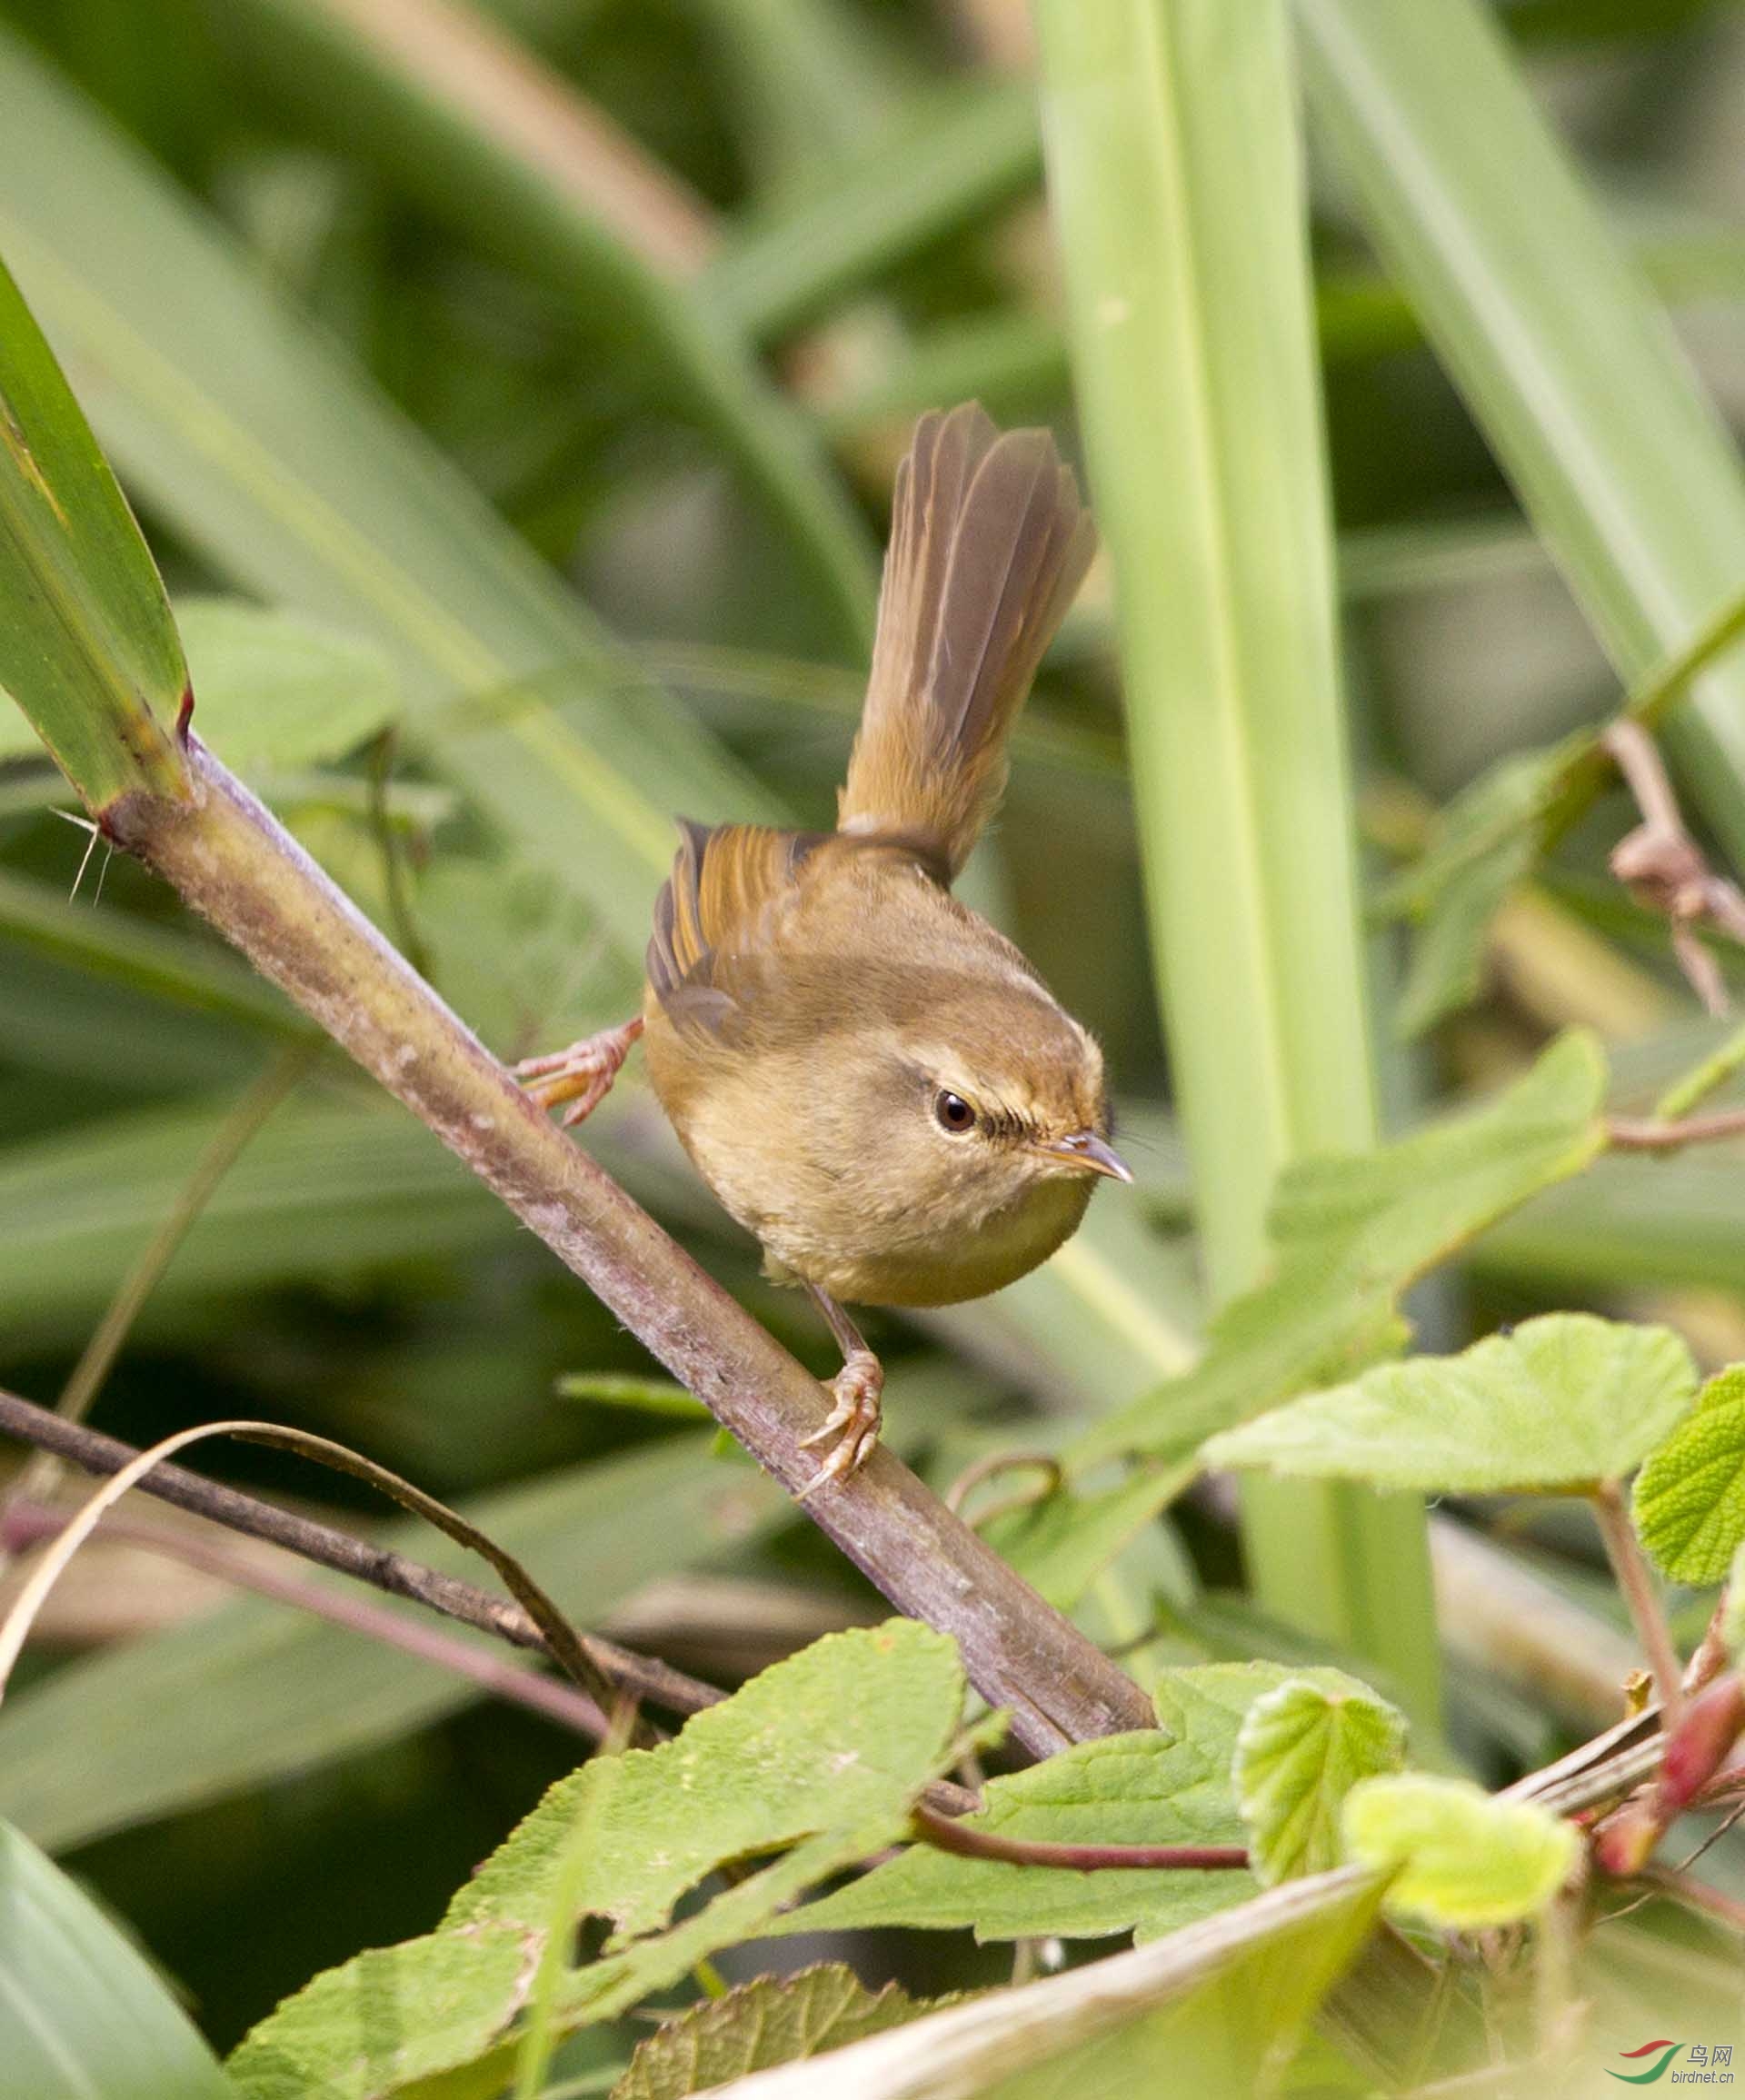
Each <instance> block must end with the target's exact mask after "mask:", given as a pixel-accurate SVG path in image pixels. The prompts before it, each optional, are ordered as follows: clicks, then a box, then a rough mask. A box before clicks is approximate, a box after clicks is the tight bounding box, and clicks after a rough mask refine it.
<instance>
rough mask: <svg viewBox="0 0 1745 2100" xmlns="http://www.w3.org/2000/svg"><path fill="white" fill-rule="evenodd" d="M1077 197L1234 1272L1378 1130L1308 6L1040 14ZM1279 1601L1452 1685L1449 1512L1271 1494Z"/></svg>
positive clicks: (1157, 917)
mask: <svg viewBox="0 0 1745 2100" xmlns="http://www.w3.org/2000/svg"><path fill="white" fill-rule="evenodd" d="M1039 22H1040V25H1041V30H1042V59H1043V90H1044V99H1043V113H1044V126H1045V144H1046V147H1047V154H1048V166H1049V181H1050V189H1051V194H1052V198H1053V202H1054V208H1055V213H1056V217H1057V222H1058V225H1059V232H1060V237H1061V243H1062V251H1063V256H1064V261H1065V264H1066V274H1067V286H1068V294H1069V306H1070V321H1071V335H1072V348H1073V353H1074V359H1075V366H1076V371H1077V376H1078V381H1079V393H1080V401H1081V406H1082V414H1083V421H1084V427H1085V433H1086V438H1087V442H1088V449H1089V456H1090V464H1091V472H1092V493H1093V496H1094V498H1095V502H1096V505H1097V510H1098V515H1099V522H1100V524H1101V526H1102V532H1103V533H1104V536H1105V538H1106V539H1107V541H1108V543H1109V547H1110V552H1111V554H1112V559H1113V562H1114V568H1115V580H1116V595H1117V601H1118V604H1119V609H1120V624H1121V655H1122V670H1123V674H1124V683H1125V692H1126V702H1127V710H1128V719H1129V724H1130V738H1131V744H1132V759H1133V769H1134V791H1135V800H1136V804H1137V810H1138V816H1139V822H1140V831H1141V836H1142V843H1143V851H1144V858H1145V861H1146V881H1147V895H1148V901H1149V904H1150V909H1151V915H1152V927H1153V932H1154V938H1155V942H1156V947H1157V950H1158V955H1159V959H1160V962H1161V965H1162V976H1163V984H1164V1017H1165V1022H1166V1026H1167V1028H1168V1030H1169V1035H1170V1041H1171V1046H1172V1054H1173V1059H1174V1063H1175V1070H1176V1076H1177V1089H1178V1098H1179V1100H1180V1104H1181V1109H1182V1119H1183V1122H1184V1125H1185V1129H1186V1134H1187V1139H1188V1145H1189V1150H1190V1153H1191V1155H1192V1159H1193V1164H1194V1169H1195V1184H1196V1189H1197V1191H1198V1212H1199V1219H1200V1224H1201V1230H1202V1243H1203V1247H1204V1251H1205V1258H1206V1262H1207V1267H1208V1269H1209V1273H1210V1279H1211V1282H1212V1290H1213V1294H1214V1296H1215V1297H1216V1298H1218V1299H1228V1298H1230V1297H1231V1295H1233V1294H1234V1293H1236V1292H1237V1291H1239V1290H1241V1289H1242V1288H1244V1287H1245V1286H1246V1285H1248V1284H1250V1283H1251V1282H1252V1281H1253V1280H1254V1279H1255V1277H1256V1275H1257V1273H1258V1272H1259V1270H1260V1269H1261V1266H1262V1265H1263V1263H1264V1261H1265V1259H1266V1237H1265V1216H1266V1207H1267V1202H1268V1199H1269V1196H1270V1193H1271V1187H1272V1183H1273V1179H1274V1178H1275V1176H1276V1174H1277V1172H1278V1170H1279V1169H1280V1168H1281V1167H1282V1166H1283V1165H1285V1164H1286V1163H1287V1162H1288V1161H1289V1160H1291V1159H1295V1158H1299V1157H1301V1156H1302V1155H1303V1154H1305V1153H1308V1152H1312V1151H1325V1150H1339V1149H1350V1150H1361V1149H1362V1148H1363V1147H1365V1146H1366V1145H1368V1144H1371V1143H1372V1142H1373V1141H1374V1137H1375V1127H1376V1126H1375V1107H1374V1100H1373V1096H1372V1091H1371V1078H1370V1059H1369V1048H1368V1043H1367V1040H1366V1020H1365V1015H1366V1006H1365V993H1364V985H1363V974H1362V969H1361V943H1360V938H1359V932H1358V912H1357V899H1356V882H1355V870H1354V857H1353V849H1352V829H1351V827H1352V812H1351V792H1350V785H1349V781H1348V779H1347V771H1346V758H1345V748H1344V725H1343V722H1342V720H1341V709H1340V697H1339V695H1340V681H1339V665H1338V658H1337V651H1336V644H1335V634H1334V617H1333V608H1334V599H1333V584H1332V563H1331V535H1330V532H1329V529H1328V505H1327V494H1326V486H1325V478H1324V469H1323V462H1322V452H1321V420H1320V410H1319V404H1318V402H1317V399H1316V392H1315V363H1314V339H1313V331H1312V314H1311V299H1310V287H1309V272H1308V262H1307V254H1306V245H1305V238H1304V214H1303V198H1302V190H1301V170H1300V167H1299V162H1298V154H1299V148H1298V143H1297V137H1296V130H1295V122H1294V115H1293V105H1292V89H1291V77H1290V73H1289V68H1288V59H1287V49H1286V37H1285V22H1284V15H1283V10H1282V7H1281V5H1272V4H1269V5H1250V6H1245V7H1243V8H1241V9H1231V8H1230V7H1228V6H1226V5H1222V4H1221V0H1162V4H1148V5H1142V4H1141V0H1118V4H1113V5H1107V6H1103V7H1099V8H1094V9H1088V10H1087V9H1082V8H1078V7H1074V6H1072V5H1070V0H1044V5H1042V7H1041V9H1040V10H1039ZM1247 1519H1248V1520H1247V1523H1246V1526H1245V1539H1246V1545H1247V1551H1248V1556H1249V1560H1250V1567H1251V1574H1252V1576H1253V1578H1254V1580H1255V1584H1256V1587H1257V1589H1258V1591H1259V1593H1260V1595H1261V1598H1262V1599H1263V1601H1265V1602H1266V1603H1267V1604H1268V1605H1269V1606H1271V1607H1273V1608H1274V1609H1276V1610H1278V1611H1279V1612H1280V1613H1281V1615H1283V1616H1286V1617H1292V1618H1295V1619H1297V1620H1299V1621H1300V1622H1302V1621H1306V1622H1307V1623H1309V1624H1311V1626H1313V1627H1316V1628H1317V1629H1318V1630H1320V1631H1321V1632H1322V1633H1325V1634H1328V1635H1331V1636H1332V1637H1338V1638H1341V1639H1342V1640H1344V1641H1346V1642H1347V1643H1349V1644H1350V1645H1351V1646H1354V1647H1359V1648H1361V1649H1362V1650H1364V1651H1365V1652H1367V1653H1369V1654H1371V1655H1373V1656H1375V1657H1377V1658H1378V1659H1381V1660H1382V1661H1385V1662H1386V1663H1387V1664H1388V1665H1389V1666H1390V1667H1391V1668H1392V1669H1393V1670H1394V1672H1395V1673H1396V1675H1397V1678H1398V1681H1400V1682H1401V1683H1402V1684H1406V1685H1410V1686H1411V1687H1412V1689H1413V1692H1414V1694H1415V1695H1416V1697H1417V1698H1418V1700H1419V1701H1420V1703H1421V1705H1423V1706H1424V1707H1431V1706H1432V1705H1433V1701H1434V1677H1435V1671H1434V1637H1433V1633H1432V1631H1431V1615H1430V1608H1429V1593H1428V1579H1427V1572H1426V1564H1425V1558H1424V1547H1423V1537H1422V1520H1421V1515H1420V1514H1419V1513H1418V1512H1417V1511H1416V1510H1415V1509H1413V1508H1411V1507H1410V1506H1408V1505H1403V1504H1392V1505H1383V1504H1378V1503H1377V1502H1376V1501H1374V1500H1372V1499H1371V1498H1366V1497H1361V1496H1359V1495H1356V1494H1352V1493H1348V1492H1341V1493H1339V1494H1336V1495H1335V1496H1333V1497H1331V1498H1324V1499H1323V1498H1319V1497H1299V1496H1296V1495H1294V1494H1293V1495H1291V1496H1290V1497H1289V1498H1285V1497H1282V1496H1279V1495H1277V1494H1268V1495H1265V1496H1264V1497H1262V1498H1258V1499H1257V1500H1256V1501H1255V1502H1253V1503H1252V1504H1251V1505H1250V1506H1249V1508H1248V1512H1247Z"/></svg>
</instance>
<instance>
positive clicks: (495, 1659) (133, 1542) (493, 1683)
mask: <svg viewBox="0 0 1745 2100" xmlns="http://www.w3.org/2000/svg"><path fill="white" fill-rule="evenodd" d="M71 1521H72V1512H71V1511H70V1510H66V1509H45V1508H43V1507H42V1505H41V1504H40V1503H35V1502H13V1503H11V1504H9V1505H8V1507H7V1509H6V1512H5V1518H4V1519H0V1528H4V1533H5V1541H6V1544H7V1546H8V1547H9V1548H10V1549H11V1550H12V1551H13V1552H15V1553H20V1552H23V1551H24V1549H25V1548H26V1547H29V1546H34V1545H36V1544H38V1543H39V1542H40V1541H41V1540H43V1539H45V1538H55V1537H57V1536H58V1535H59V1534H60V1533H61V1532H62V1531H64V1530H65V1528H66V1527H67V1525H68V1524H69V1523H70V1522H71ZM103 1536H104V1538H109V1539H115V1540H118V1541H122V1542H125V1544H127V1545H130V1546H141V1547H144V1548H145V1549H146V1550H147V1551H148V1552H152V1553H162V1554H165V1555H167V1556H168V1557H169V1558H172V1559H175V1560H180V1561H183V1562H184V1563H185V1564H186V1565H187V1566H188V1567H190V1568H200V1569H201V1570H202V1571H203V1572H204V1573H205V1574H207V1575H213V1576H216V1577H218V1579H219V1580H220V1581H221V1582H227V1583H232V1584H234V1586H235V1587H237V1588H239V1589H252V1590H254V1592H255V1593H256V1595H257V1596H260V1597H271V1598H272V1599H273V1600H274V1603H277V1604H288V1605H291V1606H294V1607H295V1608H296V1609H297V1610H298V1611H306V1612H308V1613H309V1614H311V1616H312V1617H315V1618H324V1619H326V1620H327V1621H328V1622H329V1623H330V1624H332V1625H334V1626H341V1627H345V1628H346V1629H347V1630H348V1631H349V1632H352V1633H359V1634H363V1635H364V1636H365V1637H367V1638H369V1639H371V1640H378V1641H382V1642H384V1644H385V1645H386V1646H388V1647H397V1648H400V1649H402V1650H403V1651H404V1653H405V1654H407V1655H410V1656H416V1657H418V1659H419V1660H420V1661H421V1662H427V1663H432V1664H434V1666H435V1667H437V1668H438V1669H444V1670H447V1671H449V1672H450V1673H451V1674H453V1675H454V1676H457V1677H470V1678H471V1679H472V1681H473V1682H474V1684H475V1685H478V1686H479V1687H481V1688H482V1689H483V1690H484V1691H487V1692H490V1693H491V1694H493V1695H494V1697H497V1698H501V1699H507V1700H509V1701H511V1702H512V1703H513V1704H514V1705H516V1706H520V1707H529V1708H530V1709H531V1710H532V1711H533V1712H534V1713H537V1714H543V1715H544V1716H545V1717H546V1718H547V1719H548V1720H553V1721H556V1722H558V1723H559V1724H560V1725H561V1726H562V1727H566V1728H573V1729H574V1730H575V1731H576V1733H577V1734H578V1735H583V1736H587V1737H592V1738H593V1741H595V1742H601V1741H603V1739H604V1737H605V1735H606V1731H607V1727H608V1722H607V1718H606V1716H605V1715H604V1714H603V1713H602V1712H601V1710H600V1708H599V1707H598V1706H597V1705H596V1704H595V1702H594V1701H593V1699H591V1698H590V1697H588V1695H587V1694H586V1693H585V1692H584V1691H582V1690H580V1689H579V1688H578V1687H575V1686H573V1685H567V1684H564V1683H563V1682H562V1681H561V1680H560V1679H558V1678H556V1677H546V1676H545V1675H544V1674H543V1672H542V1671H539V1670H529V1669H522V1668H520V1667H517V1666H516V1665H515V1664H514V1663H511V1662H505V1661H504V1658H503V1657H501V1656H497V1655H494V1654H492V1652H491V1651H490V1650H489V1649H488V1648H478V1647H474V1646H473V1644H472V1643H471V1642H470V1641H464V1640H460V1639H457V1638H456V1637H455V1636H454V1635H453V1634H447V1633H444V1632H443V1631H442V1630H441V1629H440V1628H439V1627H434V1626H429V1625H426V1624H425V1623H424V1621H423V1620H422V1619H415V1618H408V1617H405V1616H404V1614H402V1613H400V1612H397V1611H390V1610H389V1609H388V1608H387V1607H386V1606H385V1605H379V1604H372V1603H371V1602H370V1601H369V1600H368V1599H367V1598H366V1597H359V1596H357V1595H356V1594H355V1593H354V1592H353V1591H351V1590H344V1589H330V1588H327V1587H324V1585H322V1584H320V1583H317V1582H311V1581H308V1580H306V1579H304V1578H303V1577H298V1576H295V1575H293V1574H291V1573H290V1572H289V1571H288V1570H286V1569H284V1568H276V1567H274V1565H272V1563H270V1562H268V1561H265V1560H261V1559H256V1558H253V1557H252V1556H250V1555H248V1554H244V1553H239V1552H238V1551H237V1550H236V1548H235V1547H234V1546H233V1545H231V1544H230V1543H229V1542H228V1540H226V1539H225V1538H223V1537H221V1536H217V1535H207V1534H206V1533H204V1532H201V1531H194V1530H192V1529H185V1530H184V1529H180V1528H177V1529H175V1530H172V1529H171V1528H170V1527H169V1526H168V1525H165V1524H139V1523H129V1522H128V1520H127V1519H126V1518H125V1517H115V1516H111V1517H110V1518H108V1519H107V1520H106V1521H105V1524H104V1527H103Z"/></svg>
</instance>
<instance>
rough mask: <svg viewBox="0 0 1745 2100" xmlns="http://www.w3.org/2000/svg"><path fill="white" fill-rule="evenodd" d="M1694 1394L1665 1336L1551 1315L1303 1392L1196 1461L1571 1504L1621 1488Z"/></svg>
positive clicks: (1689, 1374)
mask: <svg viewBox="0 0 1745 2100" xmlns="http://www.w3.org/2000/svg"><path fill="white" fill-rule="evenodd" d="M1696 1393H1697V1368H1696V1366H1695V1364H1694V1363H1693V1362H1692V1361H1691V1359H1690V1349H1688V1348H1687V1347H1686V1346H1685V1344H1684V1342H1683V1341H1682V1340H1681V1339H1680V1338H1679V1336H1677V1335H1676V1334H1674V1333H1673V1332H1672V1330H1671V1329H1670V1328H1664V1327H1637V1326H1632V1325H1630V1324H1629V1323H1627V1322H1624V1321H1621V1320H1610V1319H1598V1318H1596V1317H1595V1316H1594V1315H1593V1314H1592V1313H1586V1312H1552V1313H1546V1314H1544V1315H1543V1316H1542V1317H1541V1319H1530V1320H1526V1321H1524V1322H1523V1323H1522V1324H1521V1326H1520V1327H1518V1328H1516V1329H1514V1331H1513V1332H1512V1333H1511V1334H1494V1335H1487V1336H1486V1338H1485V1339H1484V1340H1482V1341H1480V1342H1474V1343H1473V1345H1472V1347H1471V1349H1465V1350H1462V1352H1461V1354H1460V1355H1459V1356H1454V1357H1412V1358H1411V1359H1409V1360H1408V1361H1406V1362H1405V1363H1399V1364H1382V1365H1381V1366H1379V1367H1378V1368H1376V1369H1374V1370H1371V1371H1365V1372H1364V1374H1363V1375H1362V1377H1361V1378H1354V1379H1352V1380H1351V1382H1350V1383H1349V1384H1347V1385H1341V1386H1333V1387H1331V1388H1329V1389H1328V1390H1326V1391H1324V1392H1319V1393H1306V1394H1304V1395H1303V1397H1302V1398H1301V1399H1296V1400H1291V1401H1290V1402H1289V1403H1288V1404H1287V1405H1286V1406H1284V1407H1282V1408H1274V1409H1273V1411H1272V1412H1271V1414H1270V1415H1262V1416H1261V1418H1260V1419H1259V1420H1258V1421H1254V1422H1249V1423H1246V1424H1245V1425H1244V1426H1243V1427H1242V1428H1240V1429H1232V1430H1231V1431H1230V1433H1229V1434H1228V1435H1226V1436H1222V1437H1214V1438H1212V1441H1211V1443H1209V1444H1208V1445H1207V1447H1206V1459H1207V1462H1208V1463H1209V1464H1211V1465H1213V1466H1270V1467H1271V1468H1273V1469H1274V1470H1275V1471H1277V1472H1281V1473H1291V1474H1310V1475H1313V1476H1316V1477H1324V1476H1327V1475H1332V1476H1335V1477H1339V1478H1352V1479H1359V1480H1372V1481H1374V1482H1376V1483H1377V1484H1378V1485H1383V1486H1388V1487H1398V1488H1423V1489H1425V1490H1427V1491H1428V1492H1430V1493H1432V1494H1452V1493H1464V1494H1495V1493H1501V1492H1503V1491H1505V1490H1515V1491H1518V1492H1519V1491H1531V1490H1539V1491H1540V1492H1542V1493H1552V1494H1556V1493H1568V1492H1571V1491H1572V1490H1574V1489H1578V1488H1587V1487H1590V1486H1592V1485H1594V1484H1595V1483H1597V1482H1599V1481H1600V1480H1618V1479H1621V1478H1623V1476H1624V1475H1625V1474H1627V1473H1629V1472H1630V1471H1631V1470H1632V1468H1635V1467H1636V1466H1637V1465H1639V1464H1640V1462H1641V1458H1642V1456H1643V1454H1644V1453H1645V1452H1647V1451H1650V1450H1652V1449H1653V1448H1654V1446H1655V1445H1656V1444H1657V1443H1659V1442H1660V1440H1661V1438H1664V1437H1665V1436H1666V1435H1667V1434H1668V1433H1669V1432H1670V1430H1671V1429H1672V1428H1674V1427H1675V1425H1676V1424H1677V1423H1678V1422H1679V1421H1680V1419H1681V1418H1683V1417H1684V1415H1685V1414H1686V1413H1687V1412H1688V1411H1689V1409H1690V1406H1691V1403H1692V1402H1693V1400H1694V1399H1695V1398H1696Z"/></svg>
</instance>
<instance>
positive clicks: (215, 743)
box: [175, 598, 401, 779]
mask: <svg viewBox="0 0 1745 2100" xmlns="http://www.w3.org/2000/svg"><path fill="white" fill-rule="evenodd" d="M175 617H176V623H177V625H178V626H179V627H180V628H181V630H182V645H183V647H184V649H185V650H186V651H187V652H188V671H189V674H190V678H191V682H192V684H193V688H194V728H195V730H196V731H197V732H199V736H200V740H201V741H202V742H203V743H204V744H205V745H207V746H208V747H209V748H210V749H211V750H213V751H216V752H217V754H218V756H219V757H220V758H221V759H223V761H224V763H225V764H226V765H227V766H228V767H229V768H230V769H231V771H233V772H237V773H241V774H243V775H244V777H245V778H249V779H252V778H253V777H254V775H256V774H257V773H261V772H265V771H269V770H289V769H290V768H292V767H295V766H309V765H316V764H319V763H320V761H323V760H324V759H336V758H343V757H344V755H345V754H346V752H347V751H355V750H356V749H357V747H358V746H359V744H361V743H364V742H366V741H368V740H369V739H370V738H371V737H373V736H374V735H376V734H377V732H380V731H381V730H384V729H385V728H386V727H387V725H388V724H389V722H393V721H394V718H395V716H396V715H397V714H398V713H399V712H400V707H401V698H400V680H399V674H398V672H396V670H395V668H394V662H393V660H392V658H390V656H389V655H388V653H387V652H386V651H385V650H384V649H383V648H382V647H381V646H380V645H379V644H378V643H376V642H371V641H366V640H364V639H363V638H362V637H361V636H359V635H356V634H353V633H347V632H344V630H342V629H340V628H337V627H332V626H329V625H327V624H326V623H325V622H322V621H318V620H311V619H307V618H305V617H304V615H302V614H301V613H296V612H278V611H269V610H268V609H266V608H265V607H263V606H259V605H249V604H245V603H244V602H242V601H241V600H240V599H234V598H191V599H190V598H184V599H182V600H180V601H179V602H177V605H176V609H175Z"/></svg>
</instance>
